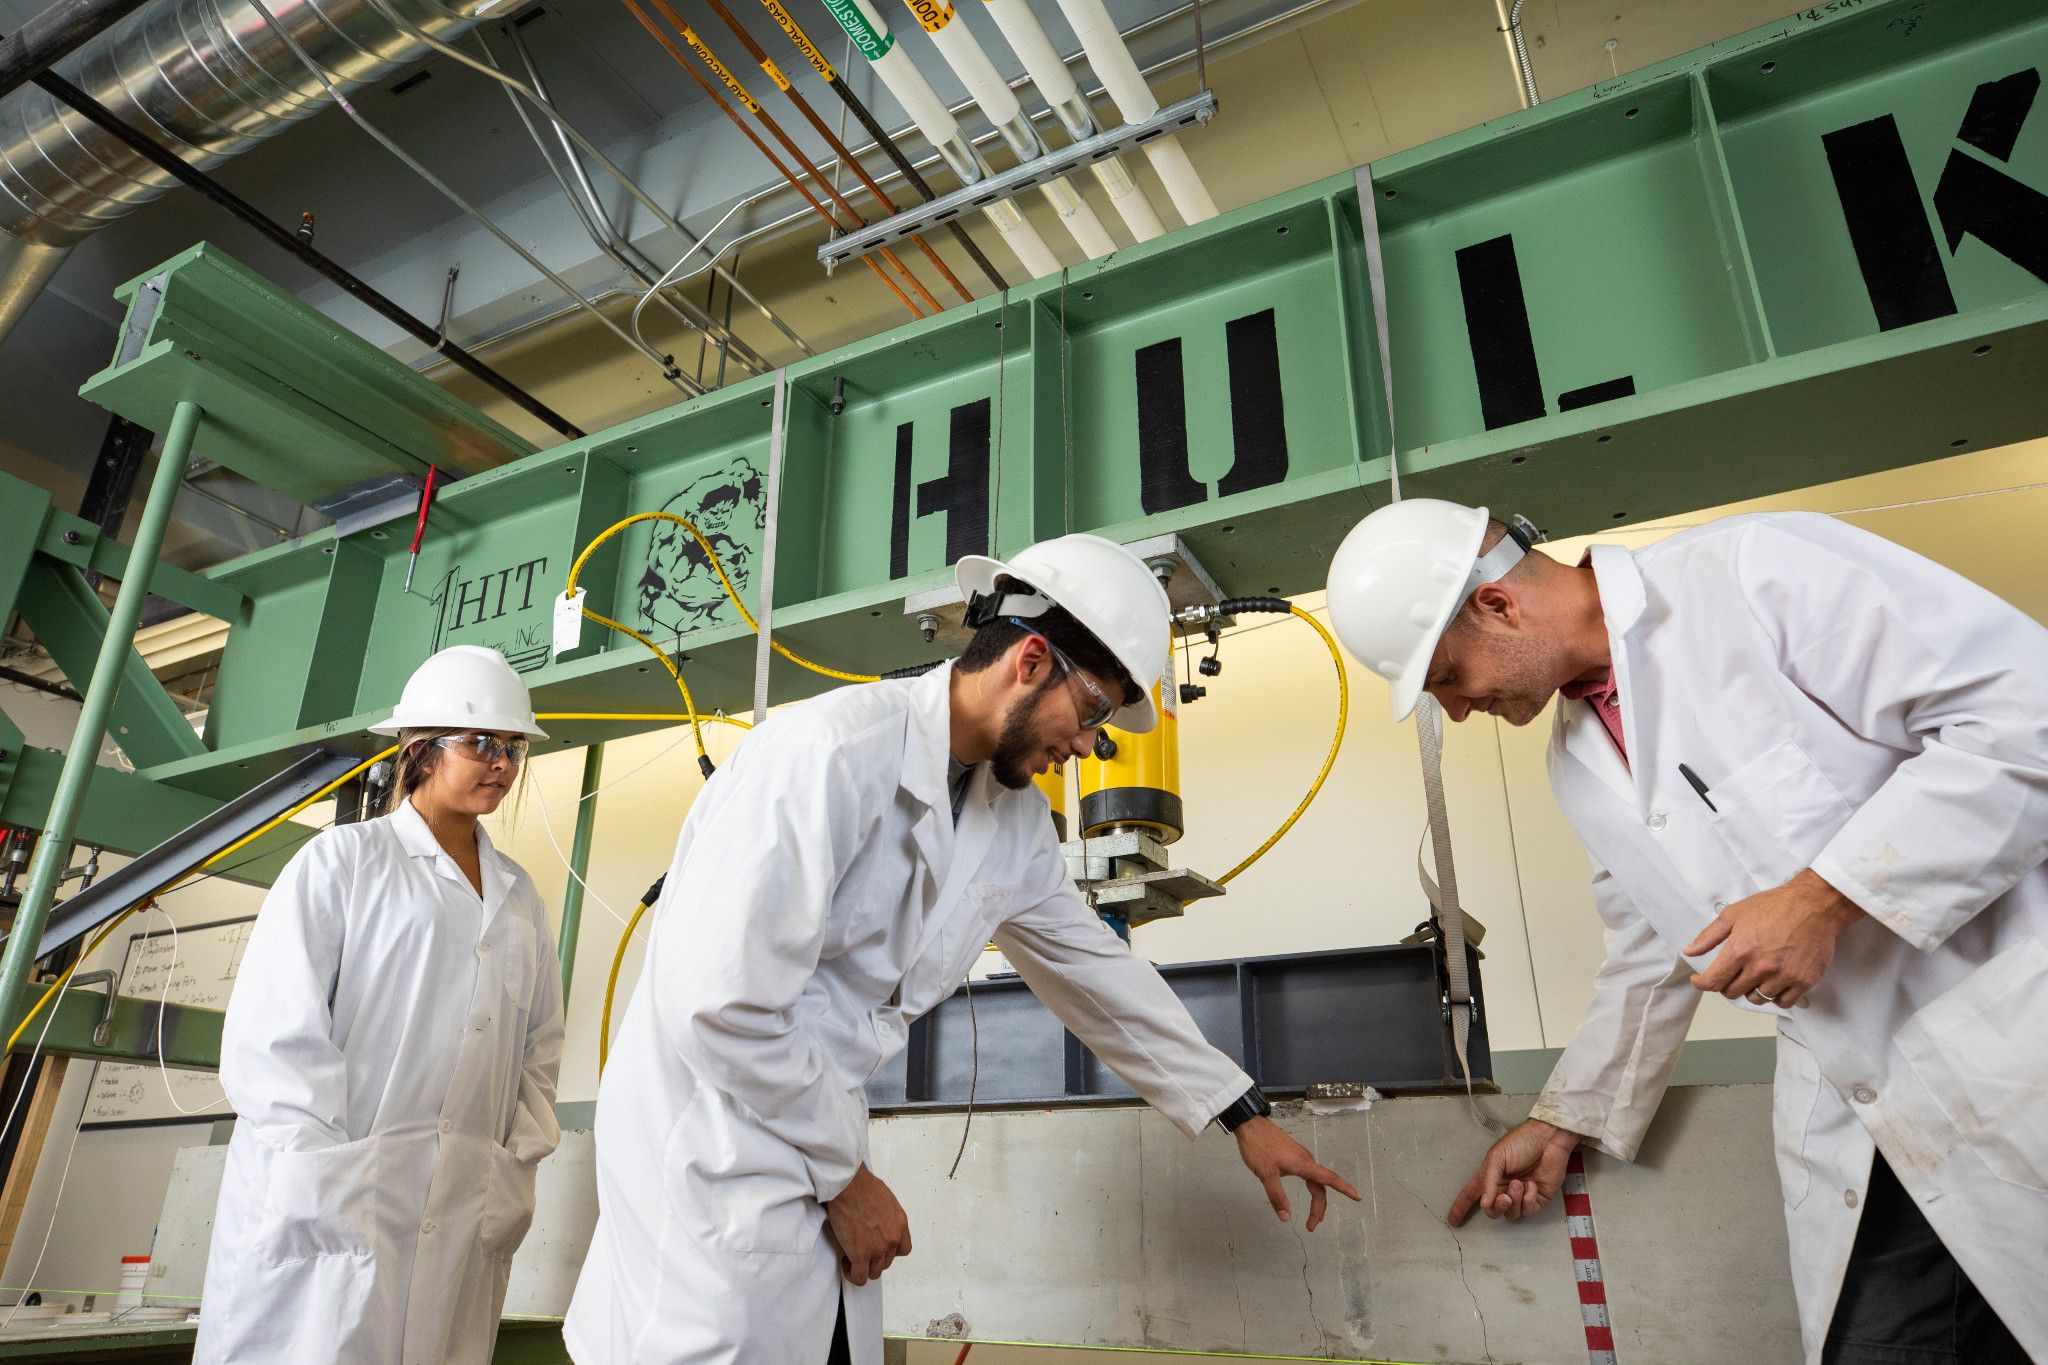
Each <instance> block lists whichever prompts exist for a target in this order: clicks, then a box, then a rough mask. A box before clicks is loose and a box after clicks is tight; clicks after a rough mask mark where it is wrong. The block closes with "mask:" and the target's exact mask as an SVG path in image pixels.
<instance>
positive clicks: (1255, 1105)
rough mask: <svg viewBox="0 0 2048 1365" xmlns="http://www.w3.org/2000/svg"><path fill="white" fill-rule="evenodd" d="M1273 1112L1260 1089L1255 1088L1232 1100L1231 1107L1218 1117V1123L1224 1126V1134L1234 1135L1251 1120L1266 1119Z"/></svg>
mask: <svg viewBox="0 0 2048 1365" xmlns="http://www.w3.org/2000/svg"><path fill="white" fill-rule="evenodd" d="M1272 1112H1273V1106H1272V1105H1271V1104H1269V1103H1268V1102H1267V1100H1266V1097H1265V1096H1264V1095H1261V1094H1260V1093H1259V1088H1258V1087H1257V1086H1253V1087H1252V1088H1251V1089H1249V1090H1247V1091H1245V1092H1244V1093H1243V1094H1242V1095H1239V1096H1238V1097H1237V1098H1236V1099H1234V1100H1232V1101H1231V1102H1230V1107H1229V1108H1228V1109H1225V1110H1224V1111H1223V1112H1222V1113H1220V1114H1218V1115H1217V1116H1216V1122H1217V1123H1219V1124H1221V1125H1222V1126H1223V1131H1224V1132H1226V1133H1234V1132H1236V1131H1237V1130H1238V1129H1239V1128H1241V1127H1243V1126H1244V1125H1245V1124H1246V1123H1247V1122H1249V1121H1250V1120H1252V1119H1259V1118H1264V1117H1266V1116H1267V1115H1268V1114H1270V1113H1272Z"/></svg>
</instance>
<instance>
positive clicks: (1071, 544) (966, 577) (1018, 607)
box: [953, 534, 1172, 734]
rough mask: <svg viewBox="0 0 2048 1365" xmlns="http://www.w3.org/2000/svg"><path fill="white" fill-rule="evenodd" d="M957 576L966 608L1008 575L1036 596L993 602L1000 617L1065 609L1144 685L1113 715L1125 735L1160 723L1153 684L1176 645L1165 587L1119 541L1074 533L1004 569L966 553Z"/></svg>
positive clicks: (1042, 544)
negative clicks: (1172, 644)
mask: <svg viewBox="0 0 2048 1365" xmlns="http://www.w3.org/2000/svg"><path fill="white" fill-rule="evenodd" d="M953 571H954V574H955V575H956V577H957V578H958V580H959V583H960V593H961V596H963V597H965V598H966V599H967V602H968V605H969V606H970V607H971V606H972V605H973V604H974V599H975V598H976V597H986V596H991V595H993V594H994V593H995V590H996V579H998V578H1000V577H1002V576H1004V575H1006V574H1007V575H1008V576H1009V577H1011V578H1015V579H1020V580H1022V581H1023V582H1025V583H1029V584H1030V585H1031V586H1032V587H1033V588H1036V589H1037V591H1036V592H1033V593H1011V594H1009V595H1007V596H1005V597H1004V598H1002V600H1001V601H999V602H996V603H993V604H991V605H992V607H993V611H992V614H993V615H996V616H1019V617H1023V618H1025V619H1027V620H1028V619H1029V618H1031V617H1033V616H1037V615H1040V614H1041V613H1043V612H1044V611H1045V610H1046V608H1048V607H1055V606H1056V607H1060V608H1063V609H1064V610H1065V611H1066V613H1067V614H1068V615H1069V616H1071V617H1073V618H1074V619H1075V620H1076V621H1078V622H1080V623H1081V626H1082V628H1083V629H1085V630H1086V631H1087V632H1088V633H1089V634H1090V635H1093V636H1094V637H1095V638H1096V639H1097V640H1099V641H1100V642H1101V643H1102V646H1103V648H1105V649H1107V650H1108V651H1109V652H1110V653H1111V654H1113V655H1115V656H1116V661H1117V662H1118V663H1120V664H1122V665H1123V667H1124V671H1125V672H1126V673H1128V674H1130V675H1131V678H1132V680H1133V681H1135V682H1136V683H1137V684H1138V690H1139V697H1138V700H1137V701H1135V702H1133V703H1131V705H1129V706H1125V707H1121V708H1119V709H1118V710H1117V712H1116V714H1114V715H1112V716H1111V717H1110V718H1109V723H1110V724H1111V725H1114V726H1116V727H1117V728H1118V729H1119V730H1129V731H1131V732H1132V733H1133V734H1143V733H1144V732H1145V731H1147V730H1150V729H1151V728H1152V727H1153V726H1155V725H1157V724H1158V723H1159V709H1158V707H1156V706H1154V705H1153V703H1152V685H1153V684H1154V683H1156V682H1158V681H1159V678H1160V675H1161V674H1163V673H1165V671H1166V653H1167V650H1168V649H1169V648H1171V644H1170V641H1169V638H1168V636H1169V631H1170V629H1171V627H1170V626H1169V624H1168V620H1167V618H1168V617H1169V616H1170V615H1171V613H1172V608H1171V607H1170V606H1169V605H1168V603H1167V600H1166V589H1165V588H1162V587H1160V586H1159V580H1158V579H1157V578H1155V577H1154V576H1153V574H1152V571H1151V570H1150V569H1148V568H1146V567H1145V562H1144V561H1143V560H1141V559H1139V558H1138V557H1137V556H1136V555H1134V554H1132V553H1131V552H1130V551H1129V550H1126V549H1125V548H1124V547H1123V546H1121V545H1119V544H1117V543H1116V542H1115V541H1113V540H1104V539H1103V538H1102V537H1101V536H1091V535H1084V534H1075V535H1070V536H1060V537H1058V538H1057V539H1055V540H1047V541H1041V542H1040V543H1038V544H1036V545H1033V546H1031V547H1030V548H1028V549H1024V550H1019V551H1018V552H1017V557H1016V558H1015V559H1012V560H1011V561H1010V562H1009V563H1007V564H1005V563H1004V562H1003V561H1002V560H1000V559H990V558H988V557H987V556H985V555H963V556H962V557H961V559H960V562H959V563H958V564H955V565H954V566H953Z"/></svg>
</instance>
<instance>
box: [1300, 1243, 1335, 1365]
mask: <svg viewBox="0 0 2048 1365" xmlns="http://www.w3.org/2000/svg"><path fill="white" fill-rule="evenodd" d="M1294 1241H1295V1244H1296V1245H1298V1246H1299V1247H1300V1248H1301V1287H1302V1288H1303V1289H1305V1290H1307V1291H1308V1325H1309V1326H1310V1327H1313V1328H1314V1329H1315V1332H1316V1337H1317V1338H1318V1341H1317V1345H1319V1346H1322V1347H1326V1348H1327V1347H1328V1345H1329V1344H1330V1334H1329V1333H1328V1332H1327V1331H1325V1330H1324V1329H1323V1320H1322V1319H1321V1318H1319V1317H1317V1316H1316V1287H1315V1284H1314V1282H1313V1281H1311V1280H1310V1279H1309V1255H1308V1238H1307V1237H1306V1236H1305V1235H1304V1234H1302V1233H1301V1232H1300V1231H1298V1230H1297V1231H1296V1232H1295V1234H1294Z"/></svg>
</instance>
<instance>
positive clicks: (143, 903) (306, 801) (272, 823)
mask: <svg viewBox="0 0 2048 1365" xmlns="http://www.w3.org/2000/svg"><path fill="white" fill-rule="evenodd" d="M534 719H536V720H627V721H641V720H686V721H689V722H690V723H691V724H692V725H695V724H697V723H698V722H700V721H712V722H714V723H716V724H722V725H734V726H738V727H739V728H740V729H742V730H750V729H752V728H753V727H752V726H751V725H749V724H748V723H747V722H746V721H743V720H740V719H739V718H738V717H736V716H719V715H711V716H704V715H699V714H697V713H696V712H695V711H694V710H691V711H673V712H669V711H542V712H538V713H536V714H535V717H534ZM397 752H398V746H397V745H396V744H394V745H392V746H391V747H390V748H388V749H384V750H382V751H380V752H378V753H375V754H372V755H371V756H370V757H368V758H366V759H364V760H363V761H362V762H361V763H358V764H356V766H355V767H353V768H350V769H349V770H348V771H347V772H345V773H343V774H342V775H341V776H340V777H337V778H335V779H334V780H333V781H332V782H329V783H328V784H327V785H326V786H324V787H322V788H320V790H318V791H316V792H314V793H313V794H312V795H311V796H307V797H304V798H302V799H301V800H299V801H298V802H297V803H295V804H294V805H293V806H292V807H291V808H290V809H288V810H286V811H284V812H283V813H282V814H279V815H276V816H273V817H271V818H270V819H268V820H266V821H264V822H263V823H262V824H261V825H258V826H257V827H256V828H255V829H253V830H251V831H250V832H249V833H247V834H245V835H243V836H242V837H241V838H239V839H237V840H235V841H234V842H233V843H231V844H229V845H228V846H227V847H226V848H223V849H221V850H220V851H219V852H218V853H215V854H214V855H213V856H212V857H210V858H208V859H207V860H206V861H205V862H203V863H201V864H199V866H197V867H195V868H192V869H191V870H190V871H188V872H186V873H184V874H183V875H182V876H180V877H177V878H175V879H173V880H172V881H170V882H167V883H165V884H164V885H162V886H159V887H158V888H156V890H154V891H151V892H150V893H149V894H148V895H146V896H143V897H142V898H141V899H140V900H138V901H137V902H136V903H135V904H134V905H131V906H129V907H128V908H127V909H126V910H123V911H122V912H121V913H120V914H119V915H116V916H115V917H114V918H113V919H112V920H110V921H108V922H107V924H106V925H104V926H103V927H102V928H101V929H100V931H99V932H98V933H97V934H95V935H93V937H92V940H91V941H90V942H88V943H87V944H86V946H85V950H84V951H83V952H81V953H79V955H78V957H77V958H76V959H75V960H73V962H72V964H71V965H70V966H69V967H66V968H65V969H64V971H63V974H62V975H60V976H59V977H58V978H57V979H56V980H55V981H52V982H51V983H50V984H49V987H48V988H47V989H45V990H44V992H43V994H42V996H41V998H39V999H38V1000H37V1001H36V1003H35V1004H34V1005H32V1006H30V1007H29V1010H28V1013H27V1014H25V1015H23V1016H22V1019H21V1023H20V1024H19V1025H18V1026H16V1028H15V1030H14V1032H13V1033H12V1034H11V1035H9V1037H8V1039H7V1046H6V1047H5V1048H0V1052H12V1051H14V1045H15V1044H16V1043H19V1042H20V1041H21V1039H22V1036H23V1035H24V1034H26V1033H27V1032H28V1030H29V1026H30V1025H31V1024H33V1023H35V1021H36V1018H37V1017H38V1016H39V1015H40V1014H41V1013H42V1012H43V1010H44V1008H45V1007H47V1006H48V1005H49V1003H50V1001H52V1000H54V999H55V998H56V997H57V993H58V992H59V991H61V990H63V989H64V986H65V984H66V983H67V982H69V981H70V980H71V975H72V973H73V972H76V971H77V970H78V964H79V963H80V962H83V961H85V959H87V958H88V957H91V956H92V955H93V953H94V952H96V951H98V949H99V947H100V945H101V944H103V943H105V942H106V941H107V940H108V939H109V938H111V937H112V936H113V934H114V931H115V930H116V929H119V928H120V927H121V925H122V924H123V923H125V922H126V921H127V920H128V919H129V917H130V916H132V915H134V914H135V913H136V912H137V911H138V910H144V909H147V908H148V907H149V906H150V904H151V903H152V902H153V901H154V900H155V899H156V897H158V896H160V895H162V894H163V893H165V892H166V891H169V890H171V889H172V888H173V887H175V886H177V885H179V884H181V883H183V882H184V881H186V880H188V879H189V878H192V877H194V876H197V875H198V874H199V873H201V872H204V871H205V870H206V869H207V868H209V867H212V866H213V865H214V864H215V863H218V862H220V861H222V860H223V859H226V858H228V857H230V856H232V855H233V854H235V853H237V852H239V851H241V850H242V849H244V848H247V847H248V846H249V845H250V844H252V843H254V842H255V841H256V840H258V839H260V838H262V837H263V836H264V835H266V834H268V833H270V831H272V830H274V829H276V828H277V827H278V826H279V825H281V824H283V823H284V822H285V821H287V820H289V819H291V818H292V817H293V816H295V815H297V814H298V813H299V812H300V811H303V810H304V809H306V807H308V806H310V805H312V804H313V803H314V802H316V801H318V800H320V799H321V798H323V797H326V796H331V795H333V794H334V792H335V791H336V790H337V789H339V788H340V787H341V786H342V784H344V783H346V782H347V781H349V780H350V779H351V778H354V777H358V776H361V775H362V774H363V773H365V772H367V771H368V770H369V769H370V768H371V767H372V766H374V765H375V764H377V763H379V762H380V761H382V760H384V759H387V758H389V757H391V755H393V754H395V753H397ZM627 932H628V933H629V934H630V933H631V930H630V929H629V930H628V931H627ZM621 955H622V956H623V949H622V950H621ZM613 972H614V979H616V973H617V966H616V964H614V966H613ZM606 1004H607V1007H609V1004H610V992H609V991H607V992H606Z"/></svg>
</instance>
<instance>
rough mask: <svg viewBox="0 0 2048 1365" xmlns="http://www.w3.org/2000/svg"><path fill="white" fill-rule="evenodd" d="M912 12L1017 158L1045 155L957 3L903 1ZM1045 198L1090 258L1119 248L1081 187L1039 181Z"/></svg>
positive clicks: (1026, 159)
mask: <svg viewBox="0 0 2048 1365" xmlns="http://www.w3.org/2000/svg"><path fill="white" fill-rule="evenodd" d="M904 3H905V4H907V5H909V6H910V12H911V13H912V14H914V15H916V16H917V21H918V22H919V23H920V24H922V25H923V26H924V30H925V32H926V33H928V34H930V35H931V39H932V45H933V46H934V47H936V48H938V50H939V55H940V56H941V57H943V58H945V59H946V65H947V66H950V67H951V68H953V74H954V75H956V76H958V77H959V78H960V83H961V84H962V85H964V86H966V87H967V94H968V96H969V97H970V98H972V99H973V100H974V102H975V103H976V104H977V105H979V106H980V107H981V112H982V113H983V114H985V115H987V117H988V121H989V122H990V123H993V124H994V125H995V126H996V128H997V130H998V131H1000V132H1001V133H1002V135H1003V140H1004V141H1005V142H1007V143H1009V144H1010V149H1011V150H1012V151H1014V152H1015V153H1016V154H1017V157H1018V159H1019V160H1023V161H1029V160H1032V159H1033V158H1036V157H1039V156H1043V155H1044V154H1045V144H1044V143H1042V142H1040V141H1039V140H1038V130H1037V129H1035V128H1033V127H1032V126H1031V121H1030V120H1029V119H1027V118H1025V117H1024V107H1023V106H1022V105H1021V104H1019V103H1018V102H1017V94H1016V92H1015V91H1014V90H1012V89H1010V86H1009V83H1008V82H1007V81H1005V80H1004V79H1003V78H1002V76H1001V75H1000V74H998V73H997V71H996V69H995V66H994V65H993V64H992V63H991V62H990V61H989V59H988V54H987V53H986V52H984V51H982V47H981V43H980V42H979V41H977V40H976V38H975V36H974V35H973V34H972V33H970V32H968V31H967V25H966V24H964V23H955V22H954V14H953V7H952V6H951V5H950V4H948V3H947V2H946V0H904ZM1040 188H1041V189H1042V190H1043V191H1044V193H1045V197H1046V199H1047V200H1048V201H1049V202H1050V203H1051V204H1052V208H1053V212H1054V213H1056V214H1058V215H1059V219H1060V222H1061V223H1062V224H1064V225H1065V226H1066V229H1067V231H1068V232H1069V233H1071V234H1073V238H1074V240H1075V241H1076V242H1078V243H1079V244H1080V246H1081V250H1082V251H1083V252H1085V253H1086V254H1087V256H1088V258H1089V259H1090V260H1093V259H1094V258H1095V257H1097V256H1107V255H1108V254H1109V253H1110V252H1112V251H1115V250H1116V239H1115V238H1113V237H1111V236H1110V235H1109V229H1108V228H1106V227H1104V226H1103V225H1102V220H1101V219H1100V218H1097V217H1096V216H1095V210H1093V209H1091V208H1089V207H1088V204H1087V202H1086V201H1085V200H1083V199H1082V198H1081V195H1080V193H1079V192H1078V191H1076V190H1075V189H1074V187H1073V186H1072V185H1069V184H1068V183H1067V182H1066V180H1065V179H1060V180H1054V181H1050V182H1048V183H1047V184H1045V185H1043V186H1040Z"/></svg>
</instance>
